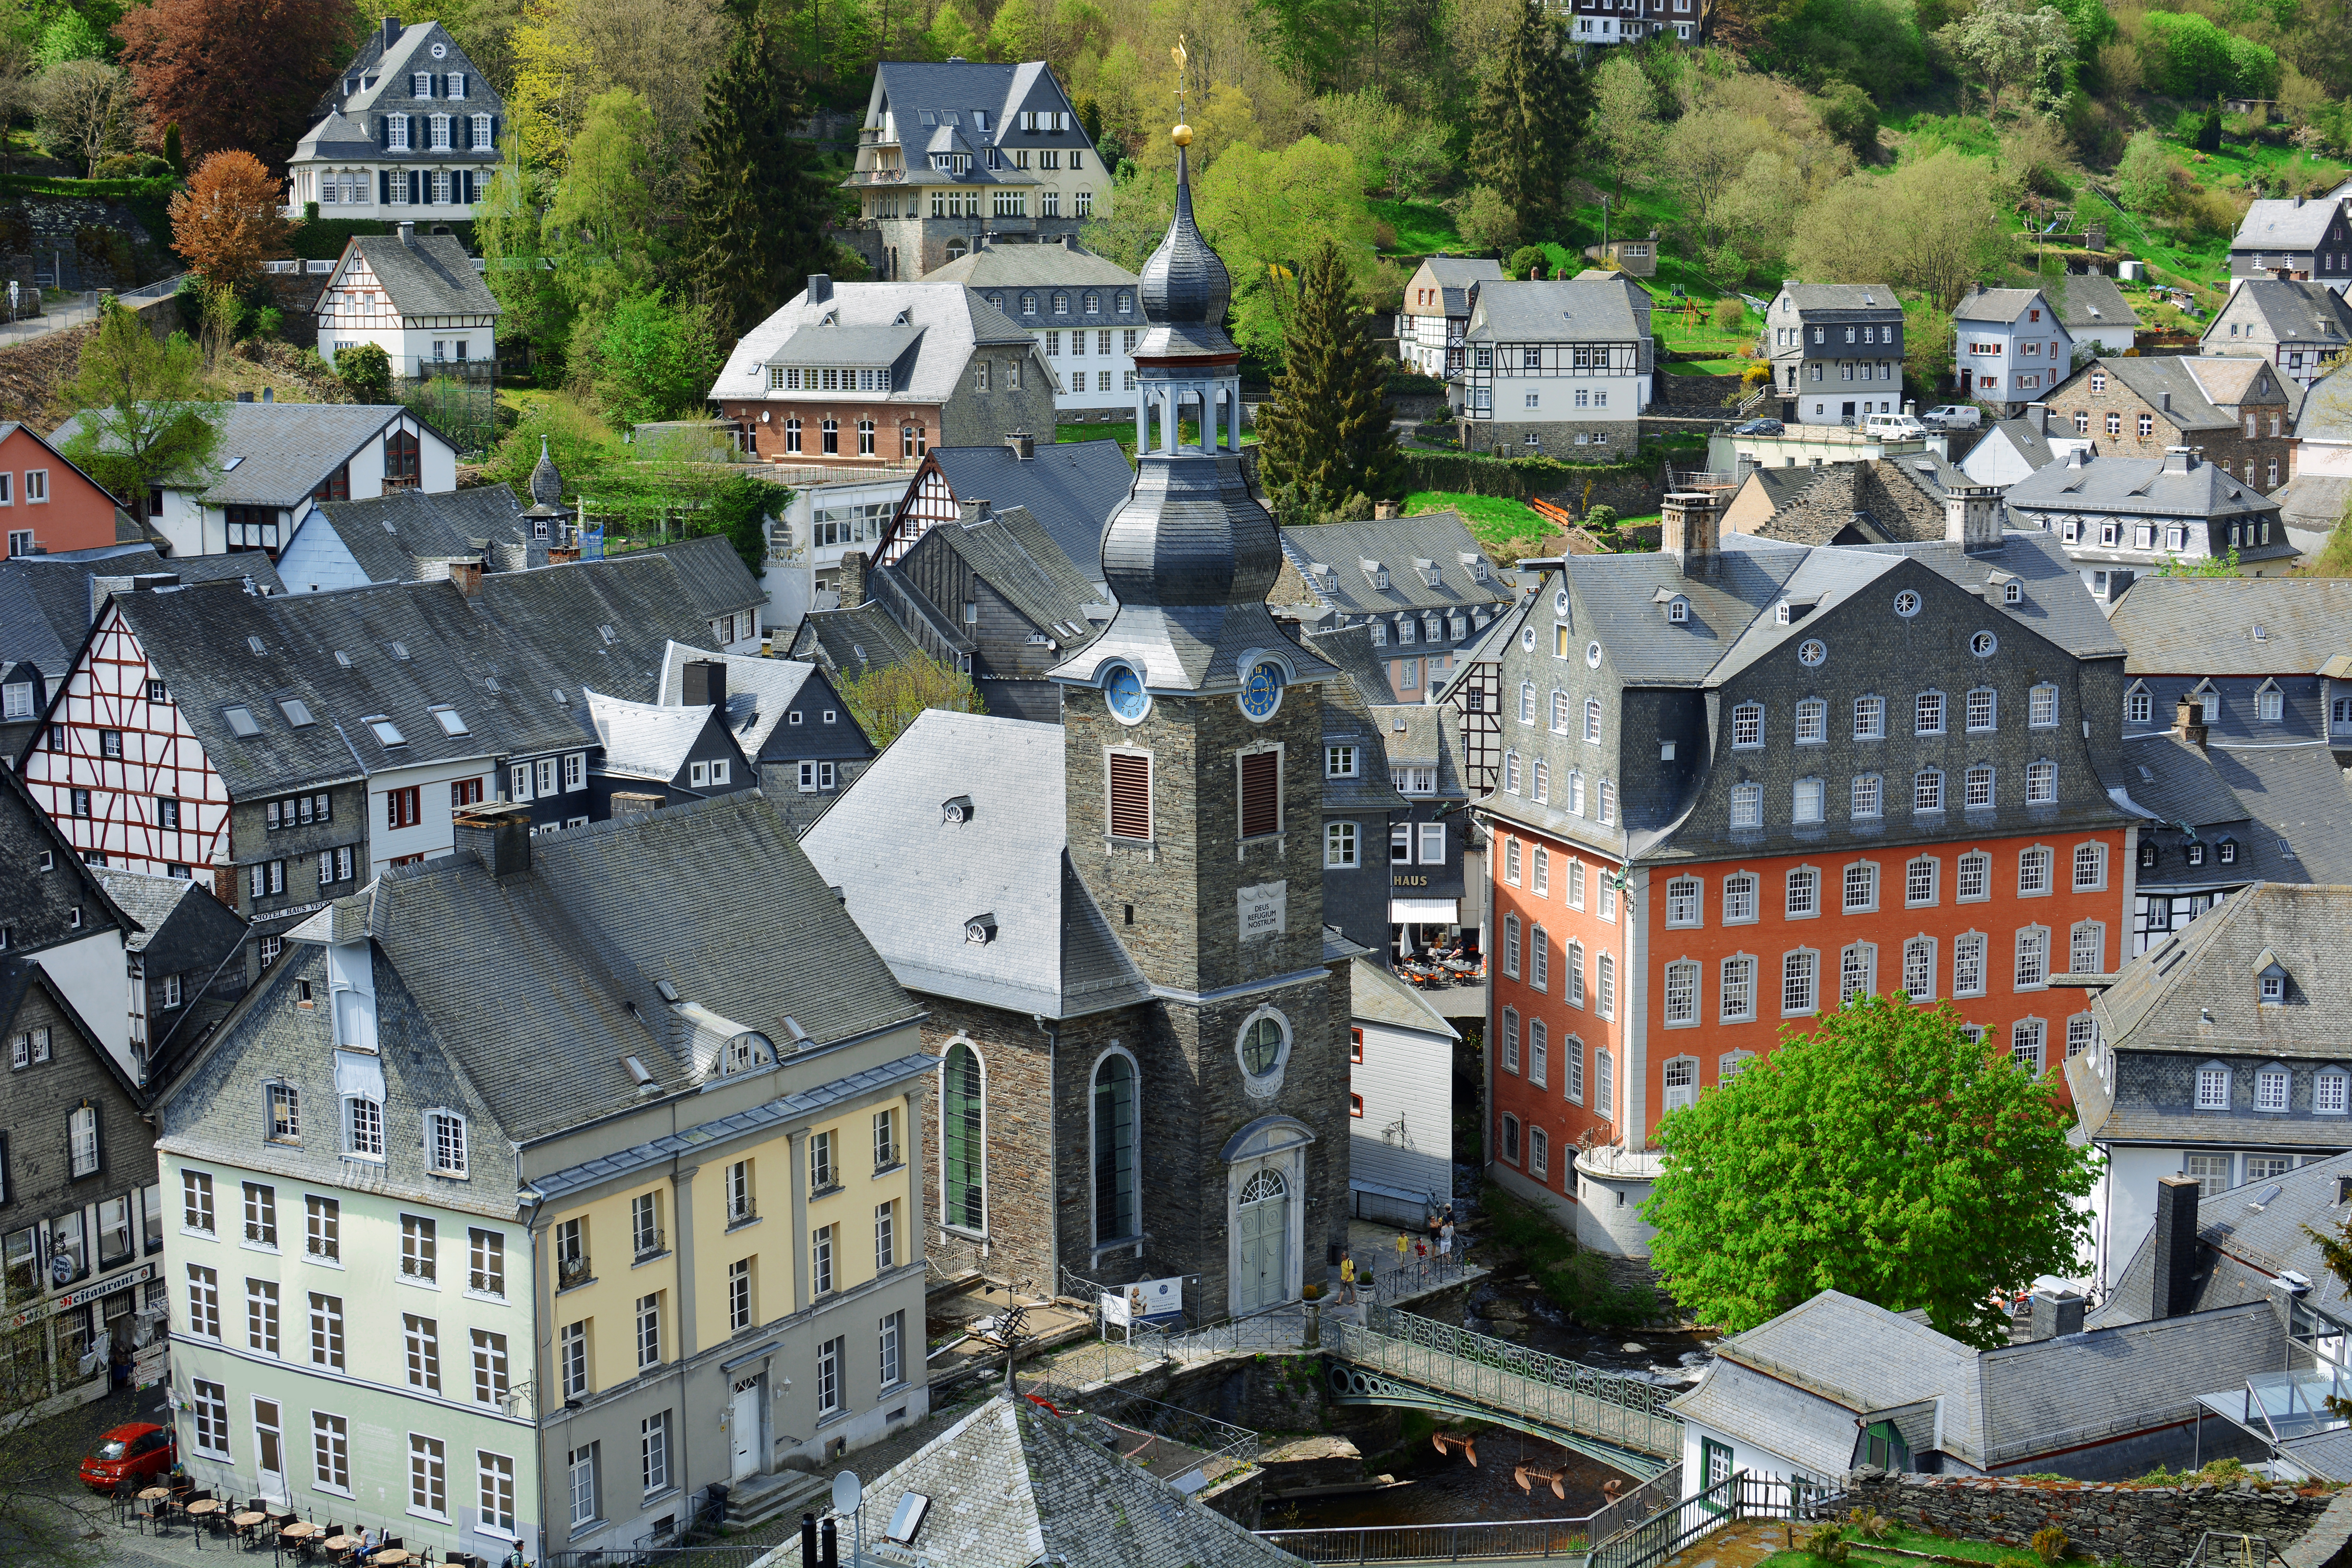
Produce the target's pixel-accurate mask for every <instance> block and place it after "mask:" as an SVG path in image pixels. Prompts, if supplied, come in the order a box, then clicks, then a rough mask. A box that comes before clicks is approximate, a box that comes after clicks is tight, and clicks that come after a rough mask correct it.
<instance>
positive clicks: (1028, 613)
mask: <svg viewBox="0 0 2352 1568" xmlns="http://www.w3.org/2000/svg"><path fill="white" fill-rule="evenodd" d="M933 536H936V537H937V540H938V543H937V544H936V545H934V546H933V548H935V549H945V550H952V551H954V552H956V554H958V555H959V556H961V557H962V558H963V561H964V563H965V564H966V565H968V566H970V567H971V570H972V573H973V574H974V575H976V576H977V577H979V578H980V579H981V581H982V582H984V583H986V584H988V585H989V586H990V587H991V588H993V589H994V590H996V592H997V593H999V594H1001V595H1003V597H1004V599H1005V602H1006V603H1008V604H1010V605H1012V606H1013V609H1014V610H1015V611H1016V612H1018V613H1019V614H1020V615H1021V616H1022V617H1023V618H1024V619H1025V620H1027V621H1028V622H1029V623H1030V624H1031V625H1032V626H1036V627H1037V628H1038V629H1039V630H1040V631H1043V632H1045V634H1046V635H1047V636H1048V637H1052V638H1054V640H1055V642H1056V643H1058V644H1059V645H1060V647H1061V649H1062V651H1063V652H1064V653H1075V652H1076V651H1077V650H1078V649H1079V648H1082V647H1085V646H1086V645H1087V643H1089V642H1092V641H1093V640H1094V639H1095V638H1096V637H1097V636H1099V635H1100V634H1101V630H1102V626H1101V624H1100V623H1099V622H1096V621H1090V620H1088V619H1087V605H1098V604H1100V602H1101V601H1100V599H1099V597H1098V596H1097V594H1096V592H1095V585H1094V584H1092V583H1090V582H1088V581H1087V579H1086V578H1084V577H1082V576H1080V575H1079V574H1078V569H1077V567H1076V566H1075V565H1073V564H1072V563H1071V561H1070V558H1069V557H1068V556H1066V555H1065V554H1063V553H1062V550H1061V547H1060V546H1059V545H1057V544H1055V542H1054V541H1053V539H1052V537H1051V536H1049V535H1048V534H1047V533H1046V531H1045V529H1044V528H1043V527H1041V526H1040V525H1039V524H1038V522H1037V520H1036V519H1035V518H1034V517H1032V516H1031V515H1030V513H1029V510H1028V509H1027V508H1025V507H1018V506H1016V507H1012V508H1009V509H1008V508H1003V507H999V508H997V509H996V510H994V511H993V512H992V513H991V514H990V515H988V516H985V517H983V516H981V515H979V514H978V513H977V512H967V513H966V514H965V516H964V517H963V518H962V519H961V521H957V522H954V523H950V524H948V525H946V526H944V527H937V528H933V529H932V530H931V531H930V533H929V534H927V535H926V536H925V537H926V538H930V537H933Z"/></svg>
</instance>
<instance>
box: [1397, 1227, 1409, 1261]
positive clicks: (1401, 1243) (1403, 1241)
mask: <svg viewBox="0 0 2352 1568" xmlns="http://www.w3.org/2000/svg"><path fill="white" fill-rule="evenodd" d="M1411 1250H1412V1238H1411V1237H1408V1236H1406V1235H1405V1233H1404V1232H1402V1231H1398V1232H1397V1267H1398V1268H1403V1267H1404V1255H1405V1254H1406V1253H1407V1252H1409V1251H1411Z"/></svg>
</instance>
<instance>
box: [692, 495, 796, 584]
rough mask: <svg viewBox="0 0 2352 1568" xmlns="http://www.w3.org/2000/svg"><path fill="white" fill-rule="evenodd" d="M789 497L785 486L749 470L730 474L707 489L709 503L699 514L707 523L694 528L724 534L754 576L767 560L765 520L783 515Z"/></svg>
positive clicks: (766, 521)
mask: <svg viewBox="0 0 2352 1568" xmlns="http://www.w3.org/2000/svg"><path fill="white" fill-rule="evenodd" d="M792 499H793V492H792V490H791V489H790V488H789V487H787V486H784V485H772V484H770V483H769V482H768V481H767V480H765V479H753V478H752V477H751V475H749V474H730V475H728V476H727V478H726V479H722V480H720V481H719V488H718V489H715V490H713V491H711V493H710V504H709V508H708V509H707V510H705V511H704V512H703V514H702V521H703V522H704V523H705V524H707V526H706V527H704V528H702V529H700V530H698V531H699V532H705V533H723V534H725V535H726V536H727V542H729V543H730V544H732V545H733V546H734V547H735V553H736V554H738V555H740V556H741V557H742V558H743V564H744V565H746V566H748V567H750V568H751V574H752V575H753V576H755V577H756V576H758V575H759V574H760V572H761V568H763V567H765V566H766V565H767V563H768V520H769V519H770V518H774V517H782V516H783V514H784V507H785V506H786V504H787V503H789V502H790V501H791V500H792Z"/></svg>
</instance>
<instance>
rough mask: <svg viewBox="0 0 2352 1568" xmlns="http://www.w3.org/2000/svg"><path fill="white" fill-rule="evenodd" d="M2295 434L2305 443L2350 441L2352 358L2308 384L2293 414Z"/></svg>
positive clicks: (2351, 424)
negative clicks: (2300, 405) (2299, 404)
mask: <svg viewBox="0 0 2352 1568" xmlns="http://www.w3.org/2000/svg"><path fill="white" fill-rule="evenodd" d="M2294 433H2295V434H2296V435H2297V436H2300V437H2303V439H2304V440H2305V442H2314V441H2326V442H2328V443H2330V444H2334V443H2336V442H2345V443H2352V359H2347V360H2346V361H2345V362H2344V363H2342V364H2339V365H2337V366H2336V368H2335V369H2334V370H2331V371H2329V372H2328V373H2327V374H2326V375H2323V376H2321V377H2320V378H2319V379H2318V380H2317V381H2315V382H2313V383H2312V384H2311V386H2310V388H2309V389H2308V390H2307V391H2305V394H2304V398H2303V406H2302V407H2301V408H2300V409H2298V410H2297V411H2296V413H2295V419H2294Z"/></svg>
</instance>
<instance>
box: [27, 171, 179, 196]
mask: <svg viewBox="0 0 2352 1568" xmlns="http://www.w3.org/2000/svg"><path fill="white" fill-rule="evenodd" d="M177 189H179V182H178V181H177V180H174V179H173V178H172V177H171V176H170V175H168V174H165V175H162V176H159V177H157V178H155V179H152V180H75V179H68V178H65V177H63V176H52V175H47V174H0V196H79V197H81V198H83V199H85V200H88V201H93V202H168V201H170V200H171V199H172V193H173V191H175V190H177Z"/></svg>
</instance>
